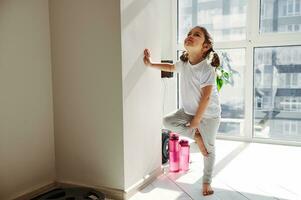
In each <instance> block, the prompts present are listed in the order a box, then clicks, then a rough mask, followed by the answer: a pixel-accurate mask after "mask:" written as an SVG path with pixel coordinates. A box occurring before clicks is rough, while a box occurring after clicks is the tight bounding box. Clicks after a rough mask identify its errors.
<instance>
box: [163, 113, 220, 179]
mask: <svg viewBox="0 0 301 200" xmlns="http://www.w3.org/2000/svg"><path fill="white" fill-rule="evenodd" d="M192 118H193V116H192V115H188V114H186V113H185V112H184V109H183V108H182V109H179V110H178V111H176V112H175V113H172V114H171V115H168V116H166V117H164V119H163V125H164V127H165V128H166V129H168V130H170V131H172V132H176V133H178V134H180V135H182V136H185V137H189V138H193V139H194V133H195V130H191V129H190V128H188V127H186V126H185V125H186V124H187V123H190V121H191V120H192ZM219 124H220V117H217V118H203V119H202V120H201V123H200V125H199V131H200V133H201V136H202V138H203V141H204V145H205V147H206V149H207V152H208V156H207V157H204V172H203V173H204V175H203V183H211V181H212V173H213V166H214V162H215V146H214V144H215V137H216V133H217V131H218V127H219Z"/></svg>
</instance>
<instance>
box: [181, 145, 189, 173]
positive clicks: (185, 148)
mask: <svg viewBox="0 0 301 200" xmlns="http://www.w3.org/2000/svg"><path fill="white" fill-rule="evenodd" d="M179 144H180V169H181V170H182V171H187V170H188V169H189V154H190V146H189V143H188V140H181V141H180V142H179Z"/></svg>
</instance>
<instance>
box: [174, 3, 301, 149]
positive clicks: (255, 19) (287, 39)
mask: <svg viewBox="0 0 301 200" xmlns="http://www.w3.org/2000/svg"><path fill="white" fill-rule="evenodd" d="M260 3H261V0H247V11H246V39H245V40H242V41H231V42H216V43H215V44H214V48H215V49H236V48H245V50H246V53H245V63H246V65H245V67H246V68H245V69H244V70H243V72H244V78H245V83H244V84H245V85H244V86H245V92H244V100H245V118H244V130H245V136H244V137H237V136H224V135H218V136H217V138H218V139H225V140H236V141H244V142H257V143H267V144H281V145H292V146H301V142H297V141H289V140H277V139H273V138H256V137H254V133H253V130H254V118H253V117H254V103H255V102H254V98H253V95H254V94H253V93H254V55H255V48H259V47H281V46H295V45H297V46H301V36H300V35H301V33H300V32H299V33H298V32H283V33H282V32H276V33H261V32H260V11H261V8H260ZM178 5H179V0H176V1H172V33H173V34H172V41H173V42H172V48H173V59H174V60H177V51H181V50H183V49H184V46H183V43H178V42H177V40H178V38H177V37H178ZM300 6H301V5H300ZM251 13H252V16H251ZM248 122H250V123H248Z"/></svg>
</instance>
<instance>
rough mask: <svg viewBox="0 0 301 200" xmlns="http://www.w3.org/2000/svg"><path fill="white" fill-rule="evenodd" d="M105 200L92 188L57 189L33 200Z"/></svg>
mask: <svg viewBox="0 0 301 200" xmlns="http://www.w3.org/2000/svg"><path fill="white" fill-rule="evenodd" d="M81 199H84V200H104V199H105V195H104V194H103V193H101V192H98V191H96V190H94V189H91V188H85V187H76V188H56V189H53V190H51V191H49V192H46V193H44V194H41V195H39V196H37V197H35V198H33V199H31V200H81Z"/></svg>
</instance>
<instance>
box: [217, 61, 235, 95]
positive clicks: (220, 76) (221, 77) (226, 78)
mask: <svg viewBox="0 0 301 200" xmlns="http://www.w3.org/2000/svg"><path fill="white" fill-rule="evenodd" d="M216 74H217V76H216V85H217V90H218V91H220V90H221V89H222V87H223V85H224V84H228V83H230V78H231V76H232V72H228V71H226V70H225V69H224V68H223V67H222V66H219V67H218V68H216Z"/></svg>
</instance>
